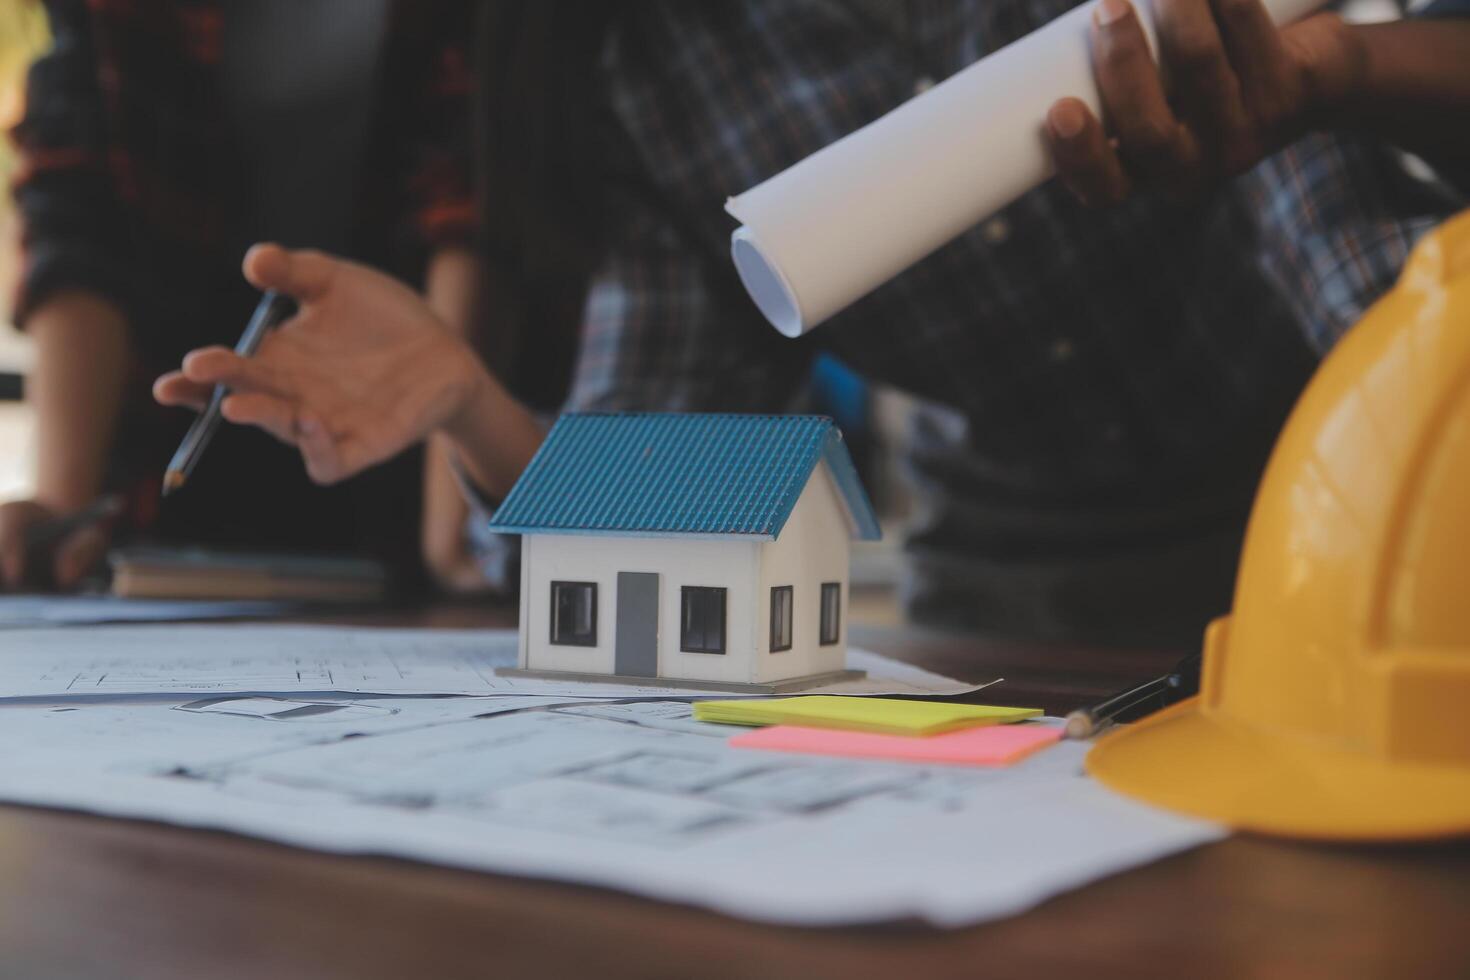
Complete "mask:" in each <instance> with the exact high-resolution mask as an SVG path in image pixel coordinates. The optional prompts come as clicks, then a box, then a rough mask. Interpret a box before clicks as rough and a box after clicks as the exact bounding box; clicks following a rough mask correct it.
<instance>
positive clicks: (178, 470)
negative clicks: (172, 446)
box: [163, 290, 295, 497]
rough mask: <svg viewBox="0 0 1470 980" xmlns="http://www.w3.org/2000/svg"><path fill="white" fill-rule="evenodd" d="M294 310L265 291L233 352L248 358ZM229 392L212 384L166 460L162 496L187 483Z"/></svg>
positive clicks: (283, 299)
mask: <svg viewBox="0 0 1470 980" xmlns="http://www.w3.org/2000/svg"><path fill="white" fill-rule="evenodd" d="M294 310H295V303H294V302H293V301H292V300H291V299H290V298H289V297H286V296H283V295H281V294H280V293H277V292H275V291H274V290H272V291H269V292H267V293H266V294H265V295H264V296H262V297H261V298H260V302H259V303H258V304H257V305H256V307H255V313H254V314H253V315H252V316H251V317H250V322H249V323H248V324H246V325H245V332H244V333H243V334H241V335H240V342H239V343H237V344H236V345H235V353H236V354H239V355H240V356H241V357H250V356H251V355H253V354H254V353H255V352H256V351H257V350H259V349H260V344H261V341H263V340H265V336H266V334H268V333H270V332H271V330H273V329H275V328H276V327H277V326H279V325H280V324H281V323H282V322H283V321H285V320H286V318H287V317H289V316H290V315H291V314H292V313H293V312H294ZM229 393H230V392H229V389H228V388H226V387H225V386H224V385H215V386H214V392H213V393H212V394H211V395H210V397H209V404H208V405H207V406H206V407H205V409H204V411H203V412H201V413H199V417H198V418H196V419H195V420H194V424H193V425H191V426H189V431H188V432H186V433H184V440H183V442H181V443H179V448H178V450H177V451H176V452H175V453H174V455H173V458H172V459H171V460H169V463H168V469H167V470H165V471H164V474H163V495H164V496H165V497H167V496H168V495H169V494H171V493H173V492H174V491H175V490H178V489H180V488H182V487H183V485H184V484H185V483H187V482H188V480H189V476H190V474H192V473H193V472H194V467H195V466H197V465H198V463H199V458H200V457H201V456H203V455H204V450H205V449H206V448H208V446H209V443H210V440H211V439H213V438H214V433H215V430H217V429H218V428H219V424H220V421H221V415H220V406H221V405H223V404H224V400H225V397H226V396H228V395H229Z"/></svg>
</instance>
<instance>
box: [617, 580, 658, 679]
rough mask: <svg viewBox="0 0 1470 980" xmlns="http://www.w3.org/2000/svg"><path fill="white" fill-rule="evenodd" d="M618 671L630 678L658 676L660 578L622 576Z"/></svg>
mask: <svg viewBox="0 0 1470 980" xmlns="http://www.w3.org/2000/svg"><path fill="white" fill-rule="evenodd" d="M613 650H614V653H613V658H614V670H615V671H616V672H617V673H619V674H624V675H627V676H630V677H656V676H658V574H657V573H656V572H618V621H617V632H616V640H615V645H614V648H613Z"/></svg>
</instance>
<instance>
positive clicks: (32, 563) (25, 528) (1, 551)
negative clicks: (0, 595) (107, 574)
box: [0, 500, 112, 592]
mask: <svg viewBox="0 0 1470 980" xmlns="http://www.w3.org/2000/svg"><path fill="white" fill-rule="evenodd" d="M60 520H64V515H62V514H60V513H58V512H57V511H55V510H53V509H52V508H50V507H47V506H46V505H45V504H42V503H40V502H38V501H35V500H14V501H11V502H10V503H6V504H0V591H6V592H14V591H21V590H26V591H31V590H36V591H49V590H51V589H60V590H63V591H65V590H67V589H72V588H75V587H76V585H77V583H79V582H80V581H81V580H82V577H83V576H84V575H86V574H87V572H88V571H90V570H91V569H92V568H93V567H94V566H95V565H96V564H97V563H98V562H99V561H101V559H102V556H103V554H104V553H106V551H107V545H108V543H109V542H110V541H111V539H112V529H111V526H110V524H109V522H107V521H91V522H90V523H88V524H86V525H85V526H83V527H80V528H77V529H76V530H74V531H72V532H71V533H70V534H66V535H64V536H62V537H61V538H60V539H58V540H54V541H47V540H41V541H37V540H36V539H37V538H38V537H41V538H44V535H43V534H41V533H39V532H43V531H44V530H45V528H46V527H47V526H48V525H53V524H54V523H55V522H57V521H60Z"/></svg>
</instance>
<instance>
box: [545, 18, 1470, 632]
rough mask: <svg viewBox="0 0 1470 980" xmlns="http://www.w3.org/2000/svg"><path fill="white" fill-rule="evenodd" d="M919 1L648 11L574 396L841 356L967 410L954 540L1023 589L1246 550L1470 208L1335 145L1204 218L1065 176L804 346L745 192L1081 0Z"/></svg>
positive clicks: (940, 435) (958, 446) (945, 444)
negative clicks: (745, 250) (1293, 433)
mask: <svg viewBox="0 0 1470 980" xmlns="http://www.w3.org/2000/svg"><path fill="white" fill-rule="evenodd" d="M903 6H904V9H905V10H906V11H907V15H908V16H907V22H908V29H907V30H906V31H902V32H898V33H896V32H895V30H894V26H893V24H892V23H891V19H890V18H882V19H881V20H880V19H879V18H877V17H875V16H873V11H872V6H871V5H870V4H860V3H855V2H839V0H759V2H758V0H744V2H728V3H720V4H687V3H673V2H663V3H654V2H648V3H638V4H633V5H630V9H629V10H628V12H627V13H626V15H625V16H624V17H623V18H622V19H621V20H620V21H619V22H618V25H617V26H616V28H615V30H614V32H613V35H612V36H611V37H610V39H609V43H608V46H607V48H606V53H605V58H604V65H603V68H604V70H605V74H606V78H605V82H606V85H605V91H606V93H607V107H606V108H607V113H608V117H609V126H608V132H609V134H610V135H609V145H608V149H607V152H606V154H605V159H606V160H608V161H610V163H609V164H608V170H607V173H606V174H605V178H606V182H607V186H609V187H610V188H612V189H613V201H612V204H611V207H612V214H611V219H610V222H609V224H610V227H611V229H612V241H611V243H610V247H609V250H608V257H607V259H606V262H605V264H604V265H603V266H602V268H601V269H600V270H599V271H598V273H597V274H596V277H595V279H594V281H593V283H592V288H591V293H590V296H589V300H588V304H587V307H586V314H585V318H584V323H583V330H582V350H581V356H580V360H579V363H578V365H577V367H576V371H575V376H574V388H573V392H572V396H571V405H572V407H573V408H576V409H614V408H616V409H629V408H645V409H664V410H667V409H683V410H752V409H765V410H771V409H777V410H779V409H781V408H782V407H783V406H786V405H788V404H790V403H791V402H792V399H793V398H795V397H796V396H797V394H798V392H799V391H800V389H801V387H802V384H803V382H804V380H805V378H806V376H807V372H808V367H809V363H810V359H811V358H812V356H813V354H814V353H815V352H816V351H817V350H818V349H823V348H824V349H827V350H829V351H831V352H833V353H835V354H836V355H837V356H839V357H840V358H841V359H842V360H844V361H846V362H847V363H848V364H850V365H852V366H853V367H855V368H857V369H858V370H859V371H861V372H862V373H864V374H866V375H868V376H870V377H872V378H875V379H878V380H880V381H884V382H889V383H891V384H893V385H896V386H898V387H899V388H902V389H905V390H907V391H909V392H912V393H914V394H917V395H919V396H922V397H923V398H925V399H931V400H933V401H934V402H936V403H940V404H943V405H945V406H949V407H950V408H951V409H953V410H955V414H953V415H944V416H941V420H942V423H941V424H938V425H930V426H928V427H926V429H925V433H926V438H924V439H922V440H921V441H920V442H919V444H918V445H917V447H916V450H915V456H916V463H917V464H918V467H919V470H920V472H921V475H922V476H923V477H924V479H925V482H926V483H927V484H928V485H929V486H930V487H931V489H933V488H938V490H939V492H937V493H933V494H931V495H930V496H929V498H928V500H929V503H931V504H933V505H934V506H935V509H934V510H933V511H932V512H931V513H929V514H928V516H927V517H926V522H927V524H926V526H927V528H928V529H929V531H930V532H932V533H930V534H929V536H928V538H929V543H930V545H931V546H933V547H934V548H936V549H940V550H945V549H947V550H948V551H949V552H951V553H957V552H964V553H966V554H969V555H971V556H976V555H979V556H983V558H984V560H985V561H991V562H999V565H996V566H994V567H996V568H999V569H1000V571H999V572H998V573H997V574H998V575H999V576H1000V577H1005V576H1006V575H1008V574H1010V573H1011V572H1013V571H1015V566H1011V565H1007V564H1006V561H1007V559H1010V558H1016V559H1017V560H1023V561H1034V560H1038V556H1039V558H1040V560H1050V559H1054V560H1055V561H1056V563H1058V564H1059V565H1068V564H1070V565H1076V564H1078V563H1079V562H1080V563H1085V561H1086V560H1088V559H1089V556H1092V557H1095V556H1098V555H1102V554H1105V553H1108V552H1114V553H1116V552H1118V551H1122V550H1128V549H1130V548H1131V549H1135V550H1145V549H1148V548H1152V547H1158V548H1160V549H1166V548H1169V547H1173V544H1171V542H1177V541H1178V540H1180V539H1181V538H1184V537H1188V536H1189V535H1191V534H1195V533H1197V532H1198V531H1199V530H1200V529H1201V528H1204V527H1206V526H1208V527H1211V528H1218V527H1221V526H1229V527H1232V528H1234V530H1233V531H1227V532H1226V535H1227V537H1229V536H1230V535H1231V534H1235V535H1238V530H1239V526H1240V522H1241V521H1242V520H1243V514H1244V512H1245V509H1246V508H1247V507H1248V504H1249V500H1250V495H1251V492H1252V489H1253V487H1254V484H1255V480H1256V478H1257V477H1258V475H1259V471H1260V467H1261V465H1262V463H1263V461H1264V458H1265V455H1266V453H1267V452H1268V450H1269V447H1270V445H1271V443H1272V441H1273V439H1274V436H1275V433H1276V432H1277V431H1278V429H1279V427H1280V425H1281V423H1282V420H1283V418H1284V417H1285V413H1286V412H1287V411H1288V409H1289V406H1290V405H1291V404H1292V402H1293V400H1294V399H1295V397H1296V395H1297V394H1298V393H1299V391H1300V389H1301V386H1302V384H1303V383H1304V381H1305V379H1306V378H1307V377H1308V376H1309V374H1310V372H1311V371H1312V369H1313V367H1314V365H1315V362H1316V359H1317V357H1318V356H1319V355H1320V353H1321V352H1322V351H1324V350H1325V349H1326V348H1328V347H1329V346H1331V344H1332V343H1333V342H1334V341H1335V340H1336V339H1337V338H1338V337H1339V336H1340V335H1341V334H1342V333H1343V331H1345V330H1346V329H1348V328H1349V327H1350V326H1351V325H1352V324H1353V323H1354V322H1355V321H1356V320H1357V319H1358V318H1359V316H1360V315H1361V314H1362V313H1363V311H1364V310H1365V308H1366V307H1367V306H1368V305H1369V304H1370V303H1372V302H1373V300H1374V299H1375V298H1376V297H1377V296H1378V295H1380V294H1381V293H1382V292H1383V291H1384V290H1385V289H1387V288H1388V287H1389V286H1390V285H1392V283H1393V282H1394V279H1395V277H1396V275H1397V273H1398V270H1399V268H1400V266H1401V265H1402V263H1403V262H1404V260H1405V258H1406V256H1407V254H1408V252H1409V250H1410V248H1411V247H1412V245H1413V243H1414V241H1415V240H1416V238H1417V237H1418V236H1419V235H1421V234H1422V233H1423V232H1424V231H1425V230H1427V229H1429V228H1430V227H1432V226H1433V225H1434V224H1436V223H1437V222H1439V221H1440V220H1442V219H1443V218H1444V217H1445V216H1446V215H1447V214H1448V213H1450V212H1451V210H1452V209H1454V208H1455V207H1457V206H1458V202H1457V201H1455V200H1453V199H1452V198H1451V197H1450V195H1449V193H1448V192H1447V191H1445V190H1444V189H1443V188H1439V187H1436V186H1430V185H1427V184H1425V183H1422V182H1419V181H1415V180H1412V179H1410V178H1408V177H1406V176H1405V175H1404V173H1403V172H1402V170H1401V169H1400V168H1399V166H1398V165H1397V161H1396V159H1395V158H1394V157H1393V156H1392V155H1391V154H1390V153H1388V152H1386V151H1384V150H1383V149H1381V148H1378V147H1374V146H1369V145H1364V144H1359V143H1352V142H1345V141H1339V140H1336V139H1331V138H1327V137H1325V136H1313V137H1310V138H1308V139H1305V140H1303V141H1301V142H1300V143H1298V144H1296V145H1294V146H1292V147H1290V148H1289V149H1287V150H1286V151H1284V152H1282V153H1280V154H1278V155H1276V156H1274V157H1273V158H1271V159H1269V160H1267V161H1265V162H1264V163H1262V164H1261V165H1259V166H1258V167H1256V168H1255V169H1254V170H1253V171H1251V172H1250V173H1248V174H1246V175H1244V176H1242V177H1240V178H1238V179H1236V180H1233V181H1231V182H1230V183H1228V184H1226V185H1225V186H1223V187H1221V188H1219V189H1218V191H1217V192H1216V193H1214V194H1213V195H1211V196H1209V197H1207V198H1206V199H1204V200H1201V201H1197V202H1194V203H1190V204H1184V205H1179V204H1172V203H1168V202H1166V201H1164V200H1162V199H1161V198H1159V197H1156V196H1153V195H1141V196H1139V197H1137V198H1136V199H1134V200H1132V201H1131V202H1129V203H1127V204H1125V205H1123V206H1120V207H1117V208H1113V209H1111V210H1107V211H1101V212H1099V211H1091V210H1087V209H1085V208H1083V207H1081V206H1080V205H1078V204H1077V203H1075V202H1074V201H1073V200H1072V199H1071V198H1070V196H1068V195H1067V194H1066V193H1065V192H1064V191H1062V190H1061V189H1060V188H1058V187H1056V186H1054V185H1053V186H1046V187H1043V188H1041V189H1039V190H1037V191H1035V192H1033V193H1030V194H1028V195H1026V196H1025V197H1024V198H1022V199H1021V200H1019V201H1018V202H1016V203H1015V204H1013V205H1012V206H1010V207H1009V208H1007V209H1006V210H1005V211H1004V212H1003V213H1001V214H999V215H997V216H995V217H994V218H993V219H991V220H989V221H987V222H985V223H983V224H981V225H980V226H978V227H976V228H974V229H973V230H972V231H970V232H969V233H968V234H966V235H964V236H962V237H961V238H960V239H958V240H957V241H955V242H954V243H952V244H951V245H949V246H947V247H945V248H944V249H942V250H940V251H939V252H938V253H936V254H935V255H933V256H931V257H930V258H928V259H926V260H924V261H923V262H921V263H920V264H919V265H917V266H916V267H914V268H913V269H911V270H910V271H908V272H906V273H904V274H903V275H901V276H899V277H898V278H897V279H895V280H894V281H892V282H891V283H889V284H888V285H886V286H884V287H883V288H881V289H879V290H878V291H877V292H875V293H873V294H872V295H870V296H869V297H867V298H865V299H863V300H861V301H860V302H858V303H857V304H856V305H854V306H853V307H852V308H850V309H849V310H847V311H845V312H844V313H842V314H840V315H838V316H837V317H835V318H833V320H832V321H831V322H830V323H828V324H827V325H826V326H824V327H822V328H821V329H819V330H818V331H816V332H814V333H813V334H810V335H808V336H807V337H805V338H803V339H802V340H800V341H790V340H786V339H784V338H782V337H780V336H778V335H777V333H776V332H775V331H774V330H772V329H771V328H770V327H769V326H768V325H767V324H766V323H765V322H764V321H763V320H762V319H761V317H760V315H759V314H758V313H757V311H756V310H755V308H754V306H753V305H752V304H751V303H750V301H749V300H748V299H747V298H746V296H745V295H744V293H743V291H742V289H741V287H740V286H739V284H738V281H737V280H736V277H735V274H734V271H733V268H732V266H731V263H730V260H729V258H728V249H729V234H730V231H731V229H732V227H733V222H732V221H731V220H730V219H729V218H728V217H727V216H726V215H725V214H724V213H723V212H722V210H721V207H720V205H721V202H723V201H724V200H725V198H726V197H728V196H730V195H732V194H736V193H739V192H741V191H743V190H746V189H748V188H750V187H752V186H754V185H755V184H757V183H759V182H760V181H761V180H763V179H765V178H767V177H769V176H771V175H772V174H774V173H776V172H778V171H780V170H781V169H783V168H784V167H786V166H789V165H790V164H792V163H795V162H796V161H798V160H800V159H802V158H803V157H805V156H807V155H808V154H810V153H812V152H813V151H815V150H817V149H820V148H821V147H822V146H824V145H826V144H828V143H830V142H831V141H833V140H835V139H837V138H838V137H840V136H842V135H844V134H846V133H848V132H850V131H852V130H855V129H857V128H858V127H860V126H862V125H864V124H865V123H867V122H869V121H871V120H872V119H874V118H876V117H877V116H879V115H881V114H882V113H884V112H886V111H887V110H889V109H891V108H893V107H894V106H896V105H898V104H899V103H901V102H903V101H904V100H906V99H907V98H909V97H910V96H912V95H913V94H914V93H915V92H916V90H919V89H921V88H923V87H924V86H925V85H927V84H930V83H932V82H933V80H935V79H942V78H944V77H946V76H948V75H950V74H952V73H954V72H956V71H958V70H959V69H961V68H963V67H965V66H966V65H969V64H970V63H972V62H974V61H975V60H976V59H978V58H981V57H983V56H984V55H985V54H987V53H988V52H991V51H993V50H995V49H997V48H999V47H1001V46H1003V45H1005V44H1007V43H1009V42H1011V41H1014V40H1016V39H1018V38H1020V37H1022V36H1023V35H1025V34H1027V33H1029V32H1030V31H1032V30H1034V29H1036V28H1038V27H1040V26H1041V25H1043V24H1044V23H1046V22H1048V21H1050V20H1052V19H1054V18H1055V17H1057V16H1059V15H1060V14H1062V13H1063V12H1065V11H1066V10H1067V9H1069V8H1070V7H1072V6H1074V0H923V2H920V0H910V2H906V3H905V4H904V5H903ZM975 179H976V180H977V181H981V180H984V179H985V175H984V174H983V173H977V174H976V175H975ZM1236 540H1237V543H1238V537H1237V539H1236ZM1232 547H1233V545H1230V544H1227V545H1226V546H1225V552H1226V553H1227V554H1229V553H1230V549H1231V548H1232ZM1231 564H1233V563H1232V562H1230V561H1228V560H1227V562H1226V568H1225V571H1224V581H1225V588H1227V589H1228V580H1229V574H1230V573H1229V567H1230V566H1231ZM973 570H974V569H973V566H972V567H970V569H969V571H966V569H965V568H964V567H956V568H952V569H950V571H952V572H954V574H955V575H957V576H961V577H963V576H964V575H966V574H969V572H972V571H973ZM1033 570H1034V569H1033ZM1116 574H1117V573H1116V572H1112V571H1110V572H1108V575H1110V576H1113V575H1116ZM1170 574H1172V573H1170ZM1216 578H1219V576H1218V575H1217V576H1216ZM1220 591H1221V589H1219V588H1215V589H1214V592H1215V593H1219V592H1220ZM1216 597H1217V598H1218V595H1217V596H1216ZM1212 601H1213V600H1212ZM1043 604H1044V603H1043Z"/></svg>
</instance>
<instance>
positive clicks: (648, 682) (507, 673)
mask: <svg viewBox="0 0 1470 980" xmlns="http://www.w3.org/2000/svg"><path fill="white" fill-rule="evenodd" d="M495 674H496V676H498V677H534V678H536V679H537V680H547V681H590V682H595V683H599V684H636V685H638V686H640V687H683V688H698V689H700V690H701V691H714V692H715V693H717V694H791V693H792V692H795V691H805V690H808V689H809V688H813V687H824V686H826V685H827V684H836V683H838V682H839V681H860V680H862V679H863V678H864V677H867V676H868V672H867V671H866V670H829V671H827V672H826V673H824V674H808V675H807V676H806V677H791V678H788V679H786V680H784V681H768V682H765V683H737V682H733V681H729V682H721V681H688V680H680V679H679V678H677V677H637V676H634V675H632V674H578V673H574V672H572V671H567V670H523V669H521V668H520V667H497V668H495Z"/></svg>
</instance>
